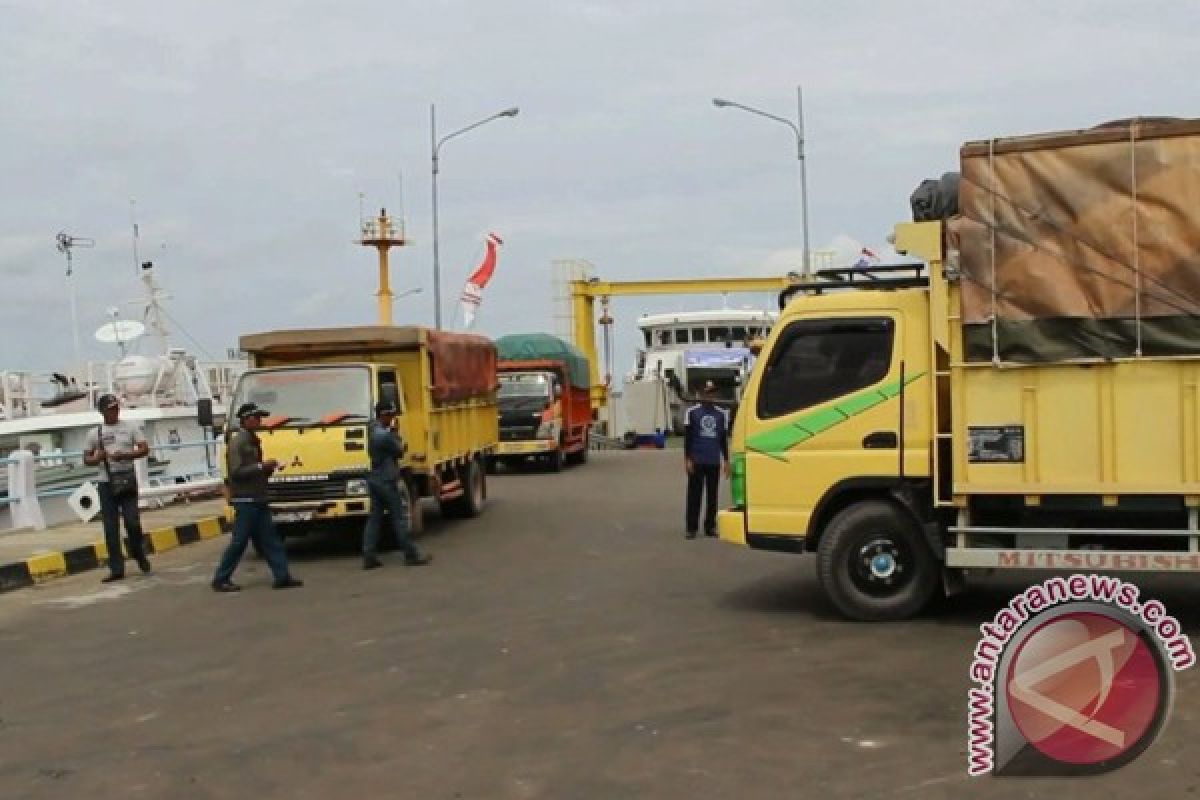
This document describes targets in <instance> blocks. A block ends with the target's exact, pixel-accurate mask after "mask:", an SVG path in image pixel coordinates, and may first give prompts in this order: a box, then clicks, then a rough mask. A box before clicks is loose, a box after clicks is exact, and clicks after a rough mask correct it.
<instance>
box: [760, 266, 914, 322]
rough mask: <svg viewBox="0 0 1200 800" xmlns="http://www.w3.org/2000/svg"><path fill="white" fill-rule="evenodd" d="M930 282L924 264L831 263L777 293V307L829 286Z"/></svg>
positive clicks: (895, 285) (899, 285)
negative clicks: (867, 264) (844, 264)
mask: <svg viewBox="0 0 1200 800" xmlns="http://www.w3.org/2000/svg"><path fill="white" fill-rule="evenodd" d="M928 285H929V275H928V274H926V273H925V265H924V264H877V265H874V266H867V267H834V268H831V269H821V270H817V272H816V274H815V275H813V276H812V278H810V279H801V281H800V282H799V283H793V284H792V285H791V286H789V287H787V288H786V289H784V290H783V291H782V292H780V293H779V310H780V311H782V310H783V309H784V308H785V307H786V306H787V304H788V302H789V301H790V300H791V299H792V297H793V296H795V295H796V294H797V293H800V292H804V293H806V294H824V293H825V292H827V291H830V290H834V289H836V290H843V289H916V288H923V287H926V286H928Z"/></svg>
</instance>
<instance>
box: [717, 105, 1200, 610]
mask: <svg viewBox="0 0 1200 800" xmlns="http://www.w3.org/2000/svg"><path fill="white" fill-rule="evenodd" d="M1196 152H1200V124H1198V123H1197V122H1196V121H1154V122H1148V121H1132V122H1124V123H1121V124H1118V125H1109V126H1104V127H1102V128H1098V129H1091V130H1088V131H1077V132H1070V133H1065V134H1056V135H1041V136H1036V137H1017V138H1014V139H1001V140H991V141H986V142H975V143H968V144H967V145H964V147H963V148H962V151H961V164H962V172H961V187H960V188H958V189H957V192H956V194H957V196H956V197H953V198H950V202H946V203H940V202H935V203H933V204H932V205H934V206H945V207H946V208H947V209H949V211H948V212H947V213H944V214H940V215H938V214H935V215H928V216H926V217H925V218H921V215H917V216H918V218H920V219H921V221H917V222H913V223H905V224H901V225H899V226H897V227H896V229H895V234H894V244H895V248H896V250H897V251H899V252H900V253H907V254H908V255H909V256H913V257H915V258H916V259H919V261H920V263H917V264H903V265H892V266H883V267H875V268H870V267H868V268H861V269H853V268H847V269H839V270H831V271H825V272H821V273H818V274H817V275H816V276H815V277H814V278H813V279H811V280H808V281H807V282H805V283H803V284H801V285H799V286H795V287H792V288H789V289H787V290H785V291H784V292H783V293H782V295H781V308H782V312H781V316H780V319H779V322H778V323H777V324H776V325H775V327H774V329H773V330H772V332H771V335H770V338H769V340H768V341H767V343H766V346H765V348H764V349H763V351H762V353H761V355H760V357H759V359H758V361H757V363H756V365H755V369H754V372H753V374H752V375H751V377H750V379H749V382H748V385H747V387H746V395H745V400H744V402H743V404H742V407H741V413H739V414H738V417H737V420H736V422H735V425H734V428H733V432H732V448H731V449H732V454H733V455H732V462H733V478H732V494H733V507H732V508H730V509H728V510H725V511H722V512H721V514H720V516H719V531H720V536H721V537H722V539H724V540H725V541H728V542H733V543H737V544H741V545H744V546H748V547H751V548H757V549H760V550H774V551H784V552H792V553H814V554H815V555H816V561H817V574H818V578H819V580H820V582H821V585H822V587H823V590H824V592H825V593H826V594H827V596H828V597H829V598H830V599H831V601H832V602H833V604H834V605H835V606H836V607H837V608H838V609H839V610H840V611H841V612H842V613H843V614H845V615H846V616H848V617H851V618H855V619H860V620H886V619H897V618H903V617H907V616H911V615H913V614H916V613H918V612H919V611H920V610H921V609H922V607H923V606H925V604H926V603H927V601H929V600H930V599H931V598H932V596H933V595H934V594H935V592H937V591H938V589H939V587H941V588H944V589H946V590H947V592H948V593H952V592H953V591H955V590H957V589H958V588H960V587H961V586H962V584H963V582H964V581H963V579H964V577H966V576H967V574H968V572H969V571H974V570H984V571H988V570H997V569H1072V570H1085V571H1089V572H1091V571H1113V570H1133V571H1149V572H1168V571H1191V572H1195V571H1200V524H1198V520H1197V509H1198V508H1200V260H1198V258H1200V257H1198V256H1197V255H1196V254H1197V253H1198V252H1200V204H1197V203H1196V202H1195V199H1196V198H1197V197H1200V160H1197V159H1196V158H1195V155H1194V154H1195V153H1196ZM916 210H917V203H916V202H915V198H914V212H915V211H916ZM929 216H933V217H935V218H932V219H930V218H928V217H929Z"/></svg>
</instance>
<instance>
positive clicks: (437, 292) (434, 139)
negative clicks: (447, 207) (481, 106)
mask: <svg viewBox="0 0 1200 800" xmlns="http://www.w3.org/2000/svg"><path fill="white" fill-rule="evenodd" d="M519 111H520V109H518V108H517V107H516V106H513V107H512V108H506V109H504V110H503V111H498V112H496V113H495V114H492V115H491V116H490V117H485V118H484V119H481V120H479V121H478V122H473V123H471V124H470V125H468V126H466V127H465V128H459V129H458V130H456V131H454V132H453V133H448V134H446V135H445V136H443V137H442V138H441V139H439V138H438V135H437V106H435V105H434V104H433V103H430V104H429V142H430V145H431V147H432V150H433V321H434V326H435V327H436V328H437V329H438V330H441V329H442V271H441V264H440V262H439V261H438V154H439V153H440V152H441V149H442V145H444V144H445V143H446V142H448V141H450V140H451V139H453V138H454V137H455V136H461V135H462V134H464V133H466V132H467V131H472V130H475V129H476V128H478V127H479V126H480V125H486V124H487V123H489V122H491V121H492V120H496V119H500V118H501V117H515V116H516V115H517V114H518V113H519Z"/></svg>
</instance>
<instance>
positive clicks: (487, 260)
mask: <svg viewBox="0 0 1200 800" xmlns="http://www.w3.org/2000/svg"><path fill="white" fill-rule="evenodd" d="M502 244H504V241H503V240H502V239H501V238H500V237H499V236H497V235H496V234H494V233H489V234H488V235H487V252H486V253H484V254H483V261H481V262H480V264H479V266H478V267H477V268H476V269H475V271H474V272H472V273H471V277H469V278H467V285H466V286H464V287H463V291H462V298H461V302H462V315H463V327H464V328H469V327H471V325H472V324H473V323H474V322H475V312H476V311H478V310H479V304H480V303H482V302H483V288H484V287H485V286H487V285H488V281H490V280H491V279H492V273H494V272H495V271H496V251H497V250H499V248H500V245H502Z"/></svg>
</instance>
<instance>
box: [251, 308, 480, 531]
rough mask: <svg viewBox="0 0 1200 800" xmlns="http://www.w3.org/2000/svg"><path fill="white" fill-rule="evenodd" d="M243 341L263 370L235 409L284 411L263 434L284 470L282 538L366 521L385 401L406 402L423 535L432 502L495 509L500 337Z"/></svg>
mask: <svg viewBox="0 0 1200 800" xmlns="http://www.w3.org/2000/svg"><path fill="white" fill-rule="evenodd" d="M239 344H240V347H241V349H242V350H243V351H244V352H246V353H247V354H248V356H249V358H250V366H251V368H250V369H249V370H248V371H247V372H245V373H244V374H243V375H242V376H241V378H240V379H239V381H238V384H237V388H236V389H235V391H234V396H233V401H232V403H231V405H230V408H233V409H236V408H237V407H238V406H239V405H241V404H242V403H245V402H254V403H257V404H258V405H259V406H261V407H262V408H265V409H267V410H268V411H269V412H270V413H271V415H272V416H271V417H269V418H267V419H265V420H264V421H263V426H262V428H261V430H260V432H259V436H260V439H261V440H262V445H263V455H264V457H265V458H274V459H277V460H278V461H279V463H280V465H281V466H280V468H279V469H278V470H277V471H276V472H275V474H274V475H273V476H272V478H271V481H270V486H269V490H268V491H269V500H270V504H271V511H272V515H273V517H274V519H275V522H276V524H277V526H278V527H279V529H280V531H281V533H283V534H285V535H289V534H296V533H301V532H304V531H306V530H309V529H311V528H313V527H315V526H328V525H329V523H331V522H335V521H339V520H341V521H351V520H355V519H358V520H360V521H361V518H363V517H365V516H366V514H367V511H368V508H369V501H368V497H367V485H366V481H365V478H366V474H367V470H368V467H369V460H368V455H367V435H368V424H369V422H370V420H371V418H372V414H373V408H374V404H375V403H376V402H378V401H380V400H387V401H391V402H392V403H394V404H395V405H396V406H397V408H398V409H399V414H398V415H397V417H396V427H397V429H398V431H399V433H400V435H401V436H402V437H403V439H404V441H405V443H406V445H407V452H406V454H405V456H404V458H403V459H402V460H401V469H402V474H403V480H402V485H401V487H400V488H401V490H402V491H403V492H405V493H407V495H408V496H409V498H410V499H411V500H412V501H414V502H410V503H409V507H410V509H412V511H413V514H412V526H413V530H414V531H419V530H420V529H421V527H422V520H423V517H422V514H421V513H420V504H419V500H420V498H423V497H432V498H434V499H436V500H437V501H438V503H439V504H440V506H441V509H442V512H443V513H444V514H447V515H450V516H465V517H473V516H476V515H478V514H479V513H480V512H481V511H483V508H484V504H485V502H486V499H487V483H486V476H485V470H484V465H485V461H486V460H487V458H488V457H489V456H490V455H491V454H492V453H493V452H494V450H495V447H496V442H497V438H498V426H497V419H496V389H497V381H496V348H495V346H494V345H493V344H492V342H491V340H489V339H487V338H486V337H482V336H474V335H469V334H458V333H443V332H439V331H433V330H429V329H426V328H420V327H396V326H390V325H379V326H368V327H348V328H324V329H314V330H288V331H274V332H269V333H257V334H249V335H246V336H242V337H241V339H240V342H239Z"/></svg>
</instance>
